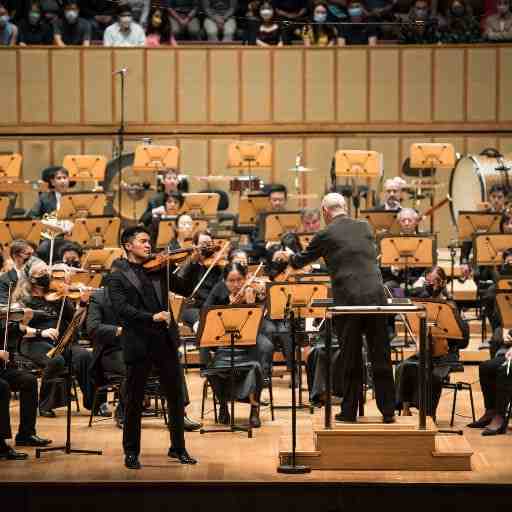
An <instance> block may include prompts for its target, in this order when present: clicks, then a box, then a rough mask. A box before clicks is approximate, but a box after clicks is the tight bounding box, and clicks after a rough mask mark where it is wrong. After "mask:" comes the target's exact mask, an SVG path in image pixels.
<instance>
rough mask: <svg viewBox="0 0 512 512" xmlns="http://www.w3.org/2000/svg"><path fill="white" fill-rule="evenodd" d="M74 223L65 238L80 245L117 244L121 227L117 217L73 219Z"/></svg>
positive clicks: (103, 245)
mask: <svg viewBox="0 0 512 512" xmlns="http://www.w3.org/2000/svg"><path fill="white" fill-rule="evenodd" d="M74 224H75V225H74V227H73V230H72V231H71V233H70V234H69V235H66V238H67V239H68V240H71V241H73V242H76V243H78V244H80V245H81V246H82V247H86V248H96V249H101V248H103V247H115V246H116V245H117V242H118V240H119V230H120V227H121V219H120V218H119V217H90V218H86V219H75V221H74Z"/></svg>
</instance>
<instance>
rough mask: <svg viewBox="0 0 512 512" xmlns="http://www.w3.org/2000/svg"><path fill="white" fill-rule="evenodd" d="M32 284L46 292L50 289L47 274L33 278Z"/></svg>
mask: <svg viewBox="0 0 512 512" xmlns="http://www.w3.org/2000/svg"><path fill="white" fill-rule="evenodd" d="M32 284H34V285H35V286H40V287H41V288H44V289H45V290H48V288H50V276H49V275H48V274H43V275H42V276H38V277H33V278H32Z"/></svg>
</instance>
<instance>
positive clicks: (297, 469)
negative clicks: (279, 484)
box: [277, 464, 311, 475]
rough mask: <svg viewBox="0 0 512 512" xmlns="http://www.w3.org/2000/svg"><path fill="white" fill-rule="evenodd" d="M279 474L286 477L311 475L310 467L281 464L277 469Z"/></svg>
mask: <svg viewBox="0 0 512 512" xmlns="http://www.w3.org/2000/svg"><path fill="white" fill-rule="evenodd" d="M277 472H278V473H284V474H286V475H303V474H305V473H311V468H310V467H309V466H302V465H300V464H299V465H293V464H280V465H279V466H278V467H277Z"/></svg>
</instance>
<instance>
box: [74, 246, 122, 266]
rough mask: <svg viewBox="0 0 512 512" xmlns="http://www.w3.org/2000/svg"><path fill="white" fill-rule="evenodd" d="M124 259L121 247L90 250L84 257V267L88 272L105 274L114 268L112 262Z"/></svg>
mask: <svg viewBox="0 0 512 512" xmlns="http://www.w3.org/2000/svg"><path fill="white" fill-rule="evenodd" d="M122 257H123V249H121V248H120V247H108V248H107V247H105V248H103V249H89V250H87V251H85V253H84V255H83V256H82V262H81V263H82V267H83V268H84V269H86V270H91V271H95V272H103V271H105V270H110V269H111V268H112V262H113V261H114V260H117V259H118V258H122Z"/></svg>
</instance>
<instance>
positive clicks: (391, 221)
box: [359, 210, 400, 235]
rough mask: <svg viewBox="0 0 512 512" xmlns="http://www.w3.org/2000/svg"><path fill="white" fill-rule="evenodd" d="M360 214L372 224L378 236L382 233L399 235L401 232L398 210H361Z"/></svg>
mask: <svg viewBox="0 0 512 512" xmlns="http://www.w3.org/2000/svg"><path fill="white" fill-rule="evenodd" d="M359 213H360V215H361V217H362V218H364V219H365V220H366V221H367V222H368V224H370V226H371V227H372V229H373V232H374V233H375V234H376V235H379V234H381V233H391V234H393V235H398V234H399V232H400V224H398V210H361V211H360V212H359Z"/></svg>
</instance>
